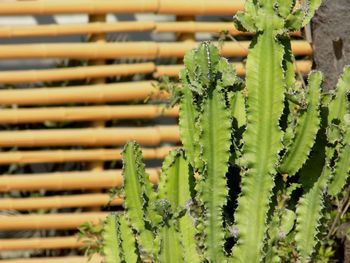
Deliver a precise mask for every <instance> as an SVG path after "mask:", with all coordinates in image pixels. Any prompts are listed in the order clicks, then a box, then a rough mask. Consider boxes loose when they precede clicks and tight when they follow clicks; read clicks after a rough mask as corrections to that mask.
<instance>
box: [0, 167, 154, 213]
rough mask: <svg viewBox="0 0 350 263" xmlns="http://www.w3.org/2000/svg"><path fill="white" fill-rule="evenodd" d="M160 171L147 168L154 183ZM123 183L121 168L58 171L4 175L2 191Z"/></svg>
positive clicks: (85, 187) (0, 181)
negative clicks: (94, 170) (97, 170)
mask: <svg viewBox="0 0 350 263" xmlns="http://www.w3.org/2000/svg"><path fill="white" fill-rule="evenodd" d="M158 172H159V170H158V169H147V173H148V174H149V176H150V181H151V182H152V183H157V181H158ZM122 185H123V177H122V174H121V170H107V171H100V172H91V171H79V172H57V173H49V174H40V175H16V176H10V175H3V176H1V177H0V192H10V191H14V190H17V191H37V190H41V189H45V190H52V191H62V190H63V191H66V190H74V189H105V188H113V187H121V186H122ZM0 217H1V216H0Z"/></svg>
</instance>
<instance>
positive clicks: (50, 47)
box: [0, 40, 312, 59]
mask: <svg viewBox="0 0 350 263" xmlns="http://www.w3.org/2000/svg"><path fill="white" fill-rule="evenodd" d="M249 44H250V42H249V41H238V42H225V44H224V45H223V47H222V49H221V54H222V55H223V56H226V57H244V56H246V55H247V54H248V47H249ZM197 46H198V43H196V42H177V43H176V42H173V43H157V42H150V41H149V42H127V43H60V44H17V45H1V46H0V59H29V58H31V59H32V58H33V59H34V58H36V59H46V58H74V59H108V58H168V57H179V58H180V57H183V56H184V54H185V53H186V52H187V51H189V50H191V49H194V48H196V47H197ZM292 50H293V53H294V55H297V56H298V55H311V54H312V48H311V45H310V44H309V43H308V42H307V41H303V40H295V41H292Z"/></svg>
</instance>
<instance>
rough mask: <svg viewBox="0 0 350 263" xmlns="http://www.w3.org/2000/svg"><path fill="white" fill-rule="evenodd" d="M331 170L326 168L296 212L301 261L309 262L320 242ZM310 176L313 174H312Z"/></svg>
mask: <svg viewBox="0 0 350 263" xmlns="http://www.w3.org/2000/svg"><path fill="white" fill-rule="evenodd" d="M329 171H330V170H329V169H328V168H326V167H325V168H324V169H323V171H322V174H321V176H320V177H319V178H318V180H317V181H316V182H315V183H314V185H313V186H312V188H311V189H310V190H309V191H308V192H307V193H305V194H304V195H303V196H302V197H301V198H300V200H299V203H298V206H297V209H296V214H297V220H296V228H295V231H296V234H295V242H296V246H297V250H298V252H299V258H300V261H301V262H302V263H303V262H308V261H309V259H310V256H311V254H312V252H313V250H314V247H315V246H316V244H317V242H318V238H317V234H318V232H319V229H318V227H319V225H320V219H321V211H322V208H323V195H324V190H325V187H326V185H327V180H328V178H329V176H330V172H329ZM309 176H312V175H311V174H310V175H309Z"/></svg>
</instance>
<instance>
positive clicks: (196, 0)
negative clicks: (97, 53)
mask: <svg viewBox="0 0 350 263" xmlns="http://www.w3.org/2000/svg"><path fill="white" fill-rule="evenodd" d="M243 8H244V0H234V1H233V0H216V1H215V2H213V1H211V0H191V1H187V0H177V1H173V0H129V1H117V2H115V1H114V2H113V1H110V0H99V1H94V0H74V1H70V0H60V1H50V0H38V1H28V2H27V1H21V2H2V3H1V4H0V15H50V14H72V13H85V14H106V13H157V14H173V15H218V14H220V15H233V14H235V13H236V12H237V11H239V10H242V9H243Z"/></svg>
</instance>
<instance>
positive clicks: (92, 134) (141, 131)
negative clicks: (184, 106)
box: [0, 125, 180, 147]
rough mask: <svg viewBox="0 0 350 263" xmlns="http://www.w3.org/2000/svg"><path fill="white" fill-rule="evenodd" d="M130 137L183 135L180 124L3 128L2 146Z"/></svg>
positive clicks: (118, 141)
mask: <svg viewBox="0 0 350 263" xmlns="http://www.w3.org/2000/svg"><path fill="white" fill-rule="evenodd" d="M129 140H136V141H137V142H138V143H140V144H142V145H147V146H156V145H159V144H160V143H162V142H170V143H178V142H179V141H180V135H179V129H178V126H176V125H160V126H148V127H141V128H140V127H136V128H85V129H50V130H21V131H2V132H0V147H15V146H16V147H42V146H77V145H79V146H105V145H124V144H125V143H127V141H129Z"/></svg>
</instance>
